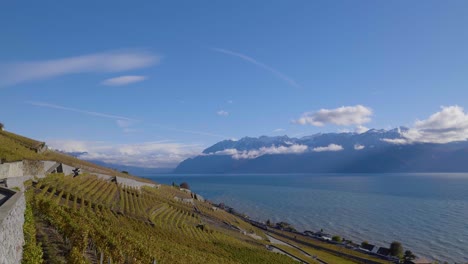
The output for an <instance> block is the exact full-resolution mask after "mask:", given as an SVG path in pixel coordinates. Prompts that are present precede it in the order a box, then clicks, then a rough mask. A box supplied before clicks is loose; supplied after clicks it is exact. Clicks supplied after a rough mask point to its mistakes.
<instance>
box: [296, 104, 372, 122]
mask: <svg viewBox="0 0 468 264" xmlns="http://www.w3.org/2000/svg"><path fill="white" fill-rule="evenodd" d="M371 116H372V109H370V108H368V107H365V106H363V105H356V106H342V107H339V108H335V109H320V110H319V111H317V112H306V113H304V114H302V116H301V117H300V118H299V119H297V120H294V121H293V122H294V123H296V124H300V125H313V126H324V125H326V124H334V125H340V126H349V125H361V124H364V123H367V122H369V121H371Z"/></svg>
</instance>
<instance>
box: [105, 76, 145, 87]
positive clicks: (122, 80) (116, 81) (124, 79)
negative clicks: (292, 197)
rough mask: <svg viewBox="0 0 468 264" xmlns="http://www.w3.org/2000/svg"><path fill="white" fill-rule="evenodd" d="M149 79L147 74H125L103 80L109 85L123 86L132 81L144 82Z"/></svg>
mask: <svg viewBox="0 0 468 264" xmlns="http://www.w3.org/2000/svg"><path fill="white" fill-rule="evenodd" d="M146 79H148V78H147V77H146V76H139V75H125V76H119V77H115V78H110V79H107V80H104V81H102V82H101V84H103V85H107V86H122V85H127V84H131V83H137V82H142V81H144V80H146Z"/></svg>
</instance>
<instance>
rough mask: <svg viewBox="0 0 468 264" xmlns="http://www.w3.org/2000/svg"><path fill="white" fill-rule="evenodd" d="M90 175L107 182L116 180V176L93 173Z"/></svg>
mask: <svg viewBox="0 0 468 264" xmlns="http://www.w3.org/2000/svg"><path fill="white" fill-rule="evenodd" d="M90 174H92V175H96V176H97V177H98V178H99V179H101V180H105V181H112V180H113V179H114V176H109V175H106V174H102V173H92V172H90Z"/></svg>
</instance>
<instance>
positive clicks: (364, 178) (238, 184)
mask: <svg viewBox="0 0 468 264" xmlns="http://www.w3.org/2000/svg"><path fill="white" fill-rule="evenodd" d="M150 178H152V179H154V180H156V181H158V182H161V183H166V184H171V183H172V182H176V183H181V182H184V181H186V182H188V183H189V184H190V186H191V188H192V190H193V191H195V192H197V193H199V194H201V195H202V196H204V197H205V198H207V199H209V200H211V201H213V202H217V203H219V202H224V203H225V204H226V205H229V206H232V207H234V208H235V209H236V210H237V211H239V212H243V213H246V214H247V215H249V216H251V217H252V218H254V219H257V220H261V221H266V220H267V219H271V220H272V221H274V222H277V221H286V222H289V223H291V224H293V225H294V226H295V227H296V228H297V229H298V230H300V231H303V230H313V231H317V230H320V229H321V228H323V229H324V231H325V232H328V233H331V234H338V235H341V236H343V237H345V238H347V239H351V240H353V241H354V242H357V243H361V242H362V241H364V240H367V241H369V242H370V243H372V244H376V245H377V246H387V247H388V245H389V244H390V243H391V242H392V241H394V240H397V241H401V242H402V243H403V246H405V248H407V249H410V250H412V251H413V252H415V253H416V254H417V255H418V256H426V257H430V258H433V259H439V260H444V261H445V260H447V261H450V262H455V261H456V262H466V261H468V249H467V246H466V245H467V243H468V221H467V219H468V192H466V190H468V174H364V175H362V174H308V175H306V174H274V175H261V174H242V175H208V176H207V175H188V176H187V175H184V176H181V175H170V174H165V175H157V176H152V177H150Z"/></svg>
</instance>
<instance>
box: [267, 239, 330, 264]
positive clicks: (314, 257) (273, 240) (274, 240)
mask: <svg viewBox="0 0 468 264" xmlns="http://www.w3.org/2000/svg"><path fill="white" fill-rule="evenodd" d="M265 235H266V236H267V238H268V240H270V242H271V243H273V244H277V245H283V246H288V247H292V248H295V249H297V250H299V251H300V252H301V253H302V254H304V255H305V256H307V257H309V258H312V259H313V260H314V261H316V262H319V263H322V264H328V263H327V262H325V261H323V260H321V259H319V258H317V257H316V256H312V255H310V254H309V253H307V252H305V251H304V250H302V249H301V248H300V247H297V246H295V245H293V244H290V243H288V242H286V241H283V240H281V239H278V238H274V237H272V236H270V235H268V234H267V233H266V234H265ZM272 247H274V248H276V249H279V248H277V247H275V246H272ZM279 250H282V249H279ZM286 253H287V252H286ZM287 254H288V255H290V256H292V257H293V258H295V259H299V258H298V257H296V256H293V255H291V254H289V253H287ZM299 261H301V262H305V263H308V262H306V261H304V260H302V259H299Z"/></svg>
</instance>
